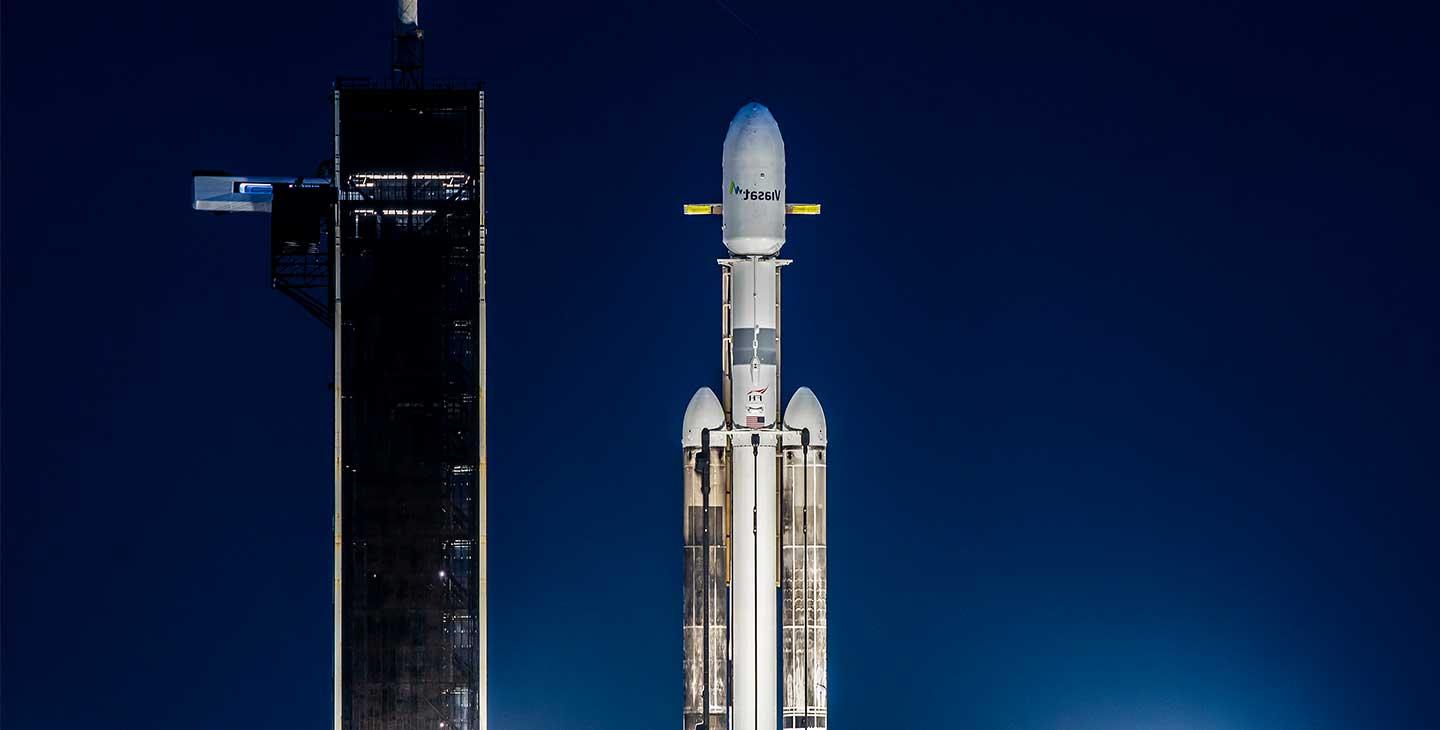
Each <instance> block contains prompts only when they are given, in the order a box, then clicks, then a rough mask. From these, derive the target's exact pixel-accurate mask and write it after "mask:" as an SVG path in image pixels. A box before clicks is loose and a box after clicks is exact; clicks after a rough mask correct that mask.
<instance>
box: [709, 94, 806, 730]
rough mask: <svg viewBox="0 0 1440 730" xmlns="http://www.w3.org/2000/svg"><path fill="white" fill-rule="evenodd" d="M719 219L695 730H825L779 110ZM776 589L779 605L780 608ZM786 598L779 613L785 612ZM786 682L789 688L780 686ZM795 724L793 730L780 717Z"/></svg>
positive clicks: (765, 115) (756, 131) (740, 148)
mask: <svg viewBox="0 0 1440 730" xmlns="http://www.w3.org/2000/svg"><path fill="white" fill-rule="evenodd" d="M721 168H722V180H721V184H722V189H723V194H722V198H721V200H722V202H721V203H719V204H700V205H686V206H685V213H686V214H687V215H720V216H721V240H722V241H723V242H724V244H725V248H726V249H727V251H728V252H729V256H727V257H726V258H723V259H720V260H719V263H720V274H721V322H722V332H721V383H720V395H719V396H718V397H717V396H716V395H715V393H714V391H712V390H711V389H709V388H700V389H699V390H698V391H696V393H695V395H694V396H693V397H692V398H691V399H690V404H689V406H688V407H687V408H686V409H685V417H684V422H683V426H682V434H681V446H682V451H683V456H684V469H685V479H684V484H685V500H684V503H685V517H684V533H685V571H684V575H685V578H684V580H685V594H684V596H685V597H684V629H683V633H684V648H685V655H684V678H685V695H684V710H683V712H684V718H683V720H684V722H683V728H684V730H695V729H696V728H704V730H776V728H780V727H783V728H785V729H786V730H789V729H791V728H825V727H826V726H827V714H826V709H827V706H828V702H827V699H828V698H827V692H826V640H827V634H826V622H825V613H826V612H825V595H826V534H825V515H826V509H825V475H826V472H825V451H826V446H827V444H828V440H827V433H826V428H825V412H824V410H823V409H822V408H821V407H820V401H819V400H818V399H816V397H815V394H814V393H813V392H811V391H810V389H809V388H799V389H798V390H796V392H795V393H794V395H792V396H791V398H790V402H789V404H788V405H787V406H786V408H785V411H784V413H783V415H782V414H781V412H780V407H779V406H780V394H781V391H780V354H781V348H780V342H781V340H780V272H781V270H782V269H783V268H784V266H785V265H787V264H789V263H790V261H789V260H786V259H780V258H778V256H777V255H778V254H779V252H780V249H781V247H782V246H784V245H785V220H786V215H787V214H798V215H817V214H819V212H820V206H819V205H815V204H788V203H786V189H785V142H784V139H783V138H782V137H781V136H780V127H779V125H778V124H776V123H775V117H774V116H772V115H771V114H770V110H768V109H766V108H765V107H764V106H762V105H760V104H755V103H752V104H747V105H745V106H744V107H743V108H741V109H740V111H739V113H737V114H736V115H735V118H734V120H732V121H731V122H730V129H729V131H728V133H727V134H726V135H725V145H724V151H723V155H722V161H721ZM777 591H778V595H777ZM777 599H778V600H777ZM777 675H778V676H777ZM777 708H779V711H780V712H781V714H782V715H783V726H782V724H781V722H780V718H777V716H776V710H777Z"/></svg>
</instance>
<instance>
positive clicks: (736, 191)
mask: <svg viewBox="0 0 1440 730" xmlns="http://www.w3.org/2000/svg"><path fill="white" fill-rule="evenodd" d="M729 192H730V194H731V195H739V196H740V199H741V200H779V199H780V190H778V189H776V190H751V189H749V188H742V187H740V186H739V185H736V184H735V181H734V180H731V181H730V191H729Z"/></svg>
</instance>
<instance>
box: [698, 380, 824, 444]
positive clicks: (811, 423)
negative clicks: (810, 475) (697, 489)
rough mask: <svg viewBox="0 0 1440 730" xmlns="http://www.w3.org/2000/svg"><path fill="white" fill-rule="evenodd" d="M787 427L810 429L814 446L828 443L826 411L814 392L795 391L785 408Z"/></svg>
mask: <svg viewBox="0 0 1440 730" xmlns="http://www.w3.org/2000/svg"><path fill="white" fill-rule="evenodd" d="M785 427H786V428H790V429H794V430H797V431H798V430H800V429H802V428H808V429H810V445H812V446H824V445H826V443H828V441H829V439H828V438H827V435H826V433H825V409H824V408H821V407H820V399H819V398H816V397H815V392H814V391H812V390H810V389H809V388H800V389H799V390H796V391H795V395H792V396H790V404H789V405H787V406H785ZM696 438H699V437H698V436H697V437H696Z"/></svg>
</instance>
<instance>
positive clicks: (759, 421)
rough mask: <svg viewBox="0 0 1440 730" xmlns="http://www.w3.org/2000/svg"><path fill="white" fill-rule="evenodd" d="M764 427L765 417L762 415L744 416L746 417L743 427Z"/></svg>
mask: <svg viewBox="0 0 1440 730" xmlns="http://www.w3.org/2000/svg"><path fill="white" fill-rule="evenodd" d="M764 427H765V417H764V416H746V417H745V428H764Z"/></svg>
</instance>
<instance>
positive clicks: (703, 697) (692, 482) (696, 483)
mask: <svg viewBox="0 0 1440 730" xmlns="http://www.w3.org/2000/svg"><path fill="white" fill-rule="evenodd" d="M724 427H725V410H724V408H723V407H722V406H721V405H720V400H719V399H718V398H716V397H715V393H714V392H712V391H711V390H710V389H709V388H701V389H700V390H697V391H695V395H694V397H692V398H691V399H690V405H689V407H687V408H686V409H685V423H684V426H683V429H682V434H681V445H682V448H683V450H684V463H685V609H684V610H685V625H684V633H685V636H684V643H685V709H684V713H685V723H684V730H695V728H697V727H709V728H713V729H714V730H723V729H724V728H726V727H728V725H729V723H728V721H727V719H726V716H727V714H728V708H729V699H730V676H729V671H728V667H729V656H730V596H729V592H728V590H727V588H726V577H727V575H728V570H729V568H728V563H727V561H726V554H727V553H728V545H729V540H728V537H729V525H730V520H729V518H728V516H727V514H726V504H725V503H726V493H727V491H728V487H729V484H730V473H729V464H728V463H727V460H726V453H727V451H728V449H726V448H725V439H724V436H723V435H718V434H719V432H720V431H721V429H723V428H724ZM711 430H714V431H716V432H717V436H716V437H715V438H714V439H711V438H710V434H709V432H710V431H711ZM707 714H708V718H707V717H706V715H707Z"/></svg>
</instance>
